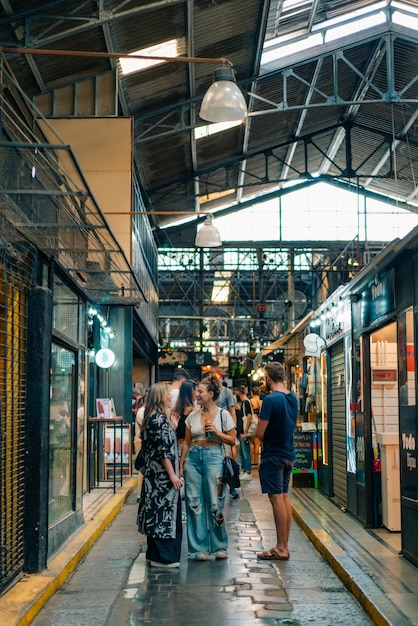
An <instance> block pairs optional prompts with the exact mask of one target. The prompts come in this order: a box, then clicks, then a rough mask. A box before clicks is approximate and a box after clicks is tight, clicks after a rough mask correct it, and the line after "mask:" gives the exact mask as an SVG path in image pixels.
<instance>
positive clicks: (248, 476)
mask: <svg viewBox="0 0 418 626" xmlns="http://www.w3.org/2000/svg"><path fill="white" fill-rule="evenodd" d="M239 479H240V480H251V479H252V476H251V472H243V473H242V474H241V476H240V477H239Z"/></svg>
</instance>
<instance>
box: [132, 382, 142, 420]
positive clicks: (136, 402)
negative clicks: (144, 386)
mask: <svg viewBox="0 0 418 626" xmlns="http://www.w3.org/2000/svg"><path fill="white" fill-rule="evenodd" d="M141 404H142V396H141V392H140V391H139V389H136V388H135V387H134V388H133V389H132V421H133V422H135V419H136V414H137V413H138V409H139V407H140V406H141Z"/></svg>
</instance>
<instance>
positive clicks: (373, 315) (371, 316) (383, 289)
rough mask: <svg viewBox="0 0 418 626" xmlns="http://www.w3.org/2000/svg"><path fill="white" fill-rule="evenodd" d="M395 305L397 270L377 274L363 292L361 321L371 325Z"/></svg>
mask: <svg viewBox="0 0 418 626" xmlns="http://www.w3.org/2000/svg"><path fill="white" fill-rule="evenodd" d="M394 307H395V270H394V269H393V268H392V269H390V270H389V271H387V272H382V273H381V274H376V276H375V277H374V279H373V280H372V281H371V282H370V283H369V284H368V285H367V287H366V288H365V289H364V291H363V292H362V294H361V323H362V325H363V326H369V325H370V324H371V323H372V322H374V321H376V320H377V319H379V317H382V315H386V313H389V312H390V311H392V310H393V309H394Z"/></svg>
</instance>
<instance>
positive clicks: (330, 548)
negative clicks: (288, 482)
mask: <svg viewBox="0 0 418 626" xmlns="http://www.w3.org/2000/svg"><path fill="white" fill-rule="evenodd" d="M292 512H293V517H294V518H295V520H296V521H297V523H298V524H299V526H300V527H301V528H302V530H303V532H304V533H305V535H306V536H307V537H308V538H309V539H310V541H311V542H312V543H313V545H314V546H315V548H316V549H317V550H318V552H319V553H320V554H321V555H322V556H323V558H324V559H325V560H326V562H327V563H328V564H329V565H330V566H331V567H332V569H333V570H334V572H335V573H336V574H337V576H338V578H339V579H340V580H341V581H342V582H343V583H344V585H345V586H346V587H347V589H348V590H349V591H350V592H351V593H352V594H353V596H354V597H355V598H357V600H358V601H359V602H360V604H361V606H362V607H363V609H364V610H365V611H366V613H367V614H368V615H369V617H370V618H371V619H372V620H373V623H374V624H376V626H391V623H390V622H388V621H387V619H386V618H385V617H384V616H383V615H382V613H381V612H380V611H379V609H378V608H377V606H376V605H375V604H374V603H373V602H371V601H370V599H369V598H368V597H367V596H366V594H365V593H364V591H363V590H362V589H361V587H359V585H358V584H357V583H356V581H355V580H354V579H353V578H352V577H351V576H350V574H349V573H348V572H347V570H346V569H344V567H343V566H342V565H341V563H340V562H339V561H338V558H337V557H338V556H343V555H344V554H346V552H345V550H344V549H343V548H341V546H339V545H338V544H337V543H335V541H334V540H333V539H332V537H331V536H330V535H329V533H327V532H326V531H325V530H323V529H319V528H318V529H316V530H315V529H312V528H310V527H309V525H308V524H307V523H306V522H305V520H304V519H303V517H302V512H303V507H302V508H301V506H300V504H299V503H298V502H296V501H292Z"/></svg>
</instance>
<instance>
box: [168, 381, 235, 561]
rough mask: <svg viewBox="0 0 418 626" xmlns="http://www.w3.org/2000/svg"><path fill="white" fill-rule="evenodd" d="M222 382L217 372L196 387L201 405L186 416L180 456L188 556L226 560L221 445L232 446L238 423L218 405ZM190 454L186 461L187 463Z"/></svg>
mask: <svg viewBox="0 0 418 626" xmlns="http://www.w3.org/2000/svg"><path fill="white" fill-rule="evenodd" d="M220 390H221V383H220V381H219V379H218V378H217V376H216V375H215V374H210V375H209V376H206V377H205V378H204V379H203V380H202V381H201V382H200V383H199V385H198V386H197V388H196V402H197V404H198V405H200V407H201V408H199V409H197V410H195V411H192V412H191V413H190V415H188V417H187V418H186V432H185V437H184V442H183V449H182V453H181V459H180V476H183V474H184V479H185V483H184V486H185V491H186V512H187V539H188V552H189V558H191V559H196V560H197V561H206V559H207V558H208V557H209V556H210V555H213V556H215V558H216V559H226V558H227V556H228V554H227V548H228V535H227V532H226V524H225V519H224V516H223V506H224V500H225V497H224V489H223V488H222V487H223V483H222V474H223V461H224V455H223V451H222V444H228V445H232V444H233V443H234V441H235V438H236V430H235V422H234V420H233V419H232V416H231V414H230V413H229V411H227V410H226V409H219V407H217V406H216V404H215V401H216V400H217V398H218V396H219V393H220ZM186 455H187V463H185V459H186Z"/></svg>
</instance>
